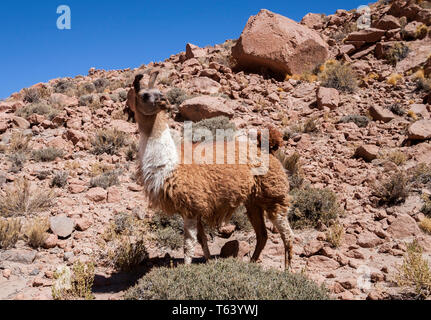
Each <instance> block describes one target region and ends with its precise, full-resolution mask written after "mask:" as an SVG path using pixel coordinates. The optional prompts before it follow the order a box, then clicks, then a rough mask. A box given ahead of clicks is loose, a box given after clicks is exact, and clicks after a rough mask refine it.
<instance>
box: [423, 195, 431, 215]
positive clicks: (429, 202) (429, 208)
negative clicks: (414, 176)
mask: <svg viewBox="0 0 431 320" xmlns="http://www.w3.org/2000/svg"><path fill="white" fill-rule="evenodd" d="M424 202H425V203H424V205H423V206H422V209H421V212H422V213H423V214H424V215H426V216H428V217H431V198H430V197H429V196H426V195H424Z"/></svg>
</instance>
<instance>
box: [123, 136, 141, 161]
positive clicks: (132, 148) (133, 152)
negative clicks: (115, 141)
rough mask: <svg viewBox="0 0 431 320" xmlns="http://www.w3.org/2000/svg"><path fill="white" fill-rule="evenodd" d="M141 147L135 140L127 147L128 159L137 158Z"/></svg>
mask: <svg viewBox="0 0 431 320" xmlns="http://www.w3.org/2000/svg"><path fill="white" fill-rule="evenodd" d="M138 151H139V147H138V144H137V143H136V142H135V141H134V142H132V143H131V144H129V146H128V147H127V149H126V159H127V161H133V160H135V159H136V157H137V155H138Z"/></svg>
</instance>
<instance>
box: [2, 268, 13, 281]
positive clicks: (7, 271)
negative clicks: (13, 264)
mask: <svg viewBox="0 0 431 320" xmlns="http://www.w3.org/2000/svg"><path fill="white" fill-rule="evenodd" d="M2 275H3V277H5V278H6V279H9V278H10V276H11V275H12V271H11V270H10V269H4V270H3V272H2Z"/></svg>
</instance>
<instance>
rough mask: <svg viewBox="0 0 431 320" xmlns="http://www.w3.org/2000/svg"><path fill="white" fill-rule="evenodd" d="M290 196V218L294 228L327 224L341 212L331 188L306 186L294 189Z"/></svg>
mask: <svg viewBox="0 0 431 320" xmlns="http://www.w3.org/2000/svg"><path fill="white" fill-rule="evenodd" d="M292 196H293V201H292V207H291V209H290V210H291V212H290V220H291V223H292V226H293V227H294V228H302V227H307V226H311V227H315V226H317V225H318V224H319V223H323V224H325V225H329V224H330V223H331V222H333V221H335V220H336V219H337V217H338V216H339V215H340V214H341V213H342V210H341V208H340V206H339V205H338V202H337V196H336V195H335V193H334V192H332V191H331V190H328V189H315V188H312V187H310V186H306V187H305V188H303V189H297V190H294V191H293V192H292Z"/></svg>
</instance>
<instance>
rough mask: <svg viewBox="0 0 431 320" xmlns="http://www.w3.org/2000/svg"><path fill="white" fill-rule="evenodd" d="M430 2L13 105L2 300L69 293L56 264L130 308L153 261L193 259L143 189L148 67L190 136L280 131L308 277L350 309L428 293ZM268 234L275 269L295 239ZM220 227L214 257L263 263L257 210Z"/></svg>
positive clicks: (2, 127)
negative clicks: (139, 162)
mask: <svg viewBox="0 0 431 320" xmlns="http://www.w3.org/2000/svg"><path fill="white" fill-rule="evenodd" d="M429 8H431V2H429V1H419V0H418V1H398V0H397V1H386V2H385V1H381V2H378V3H375V4H373V5H371V6H370V15H369V19H368V18H367V16H365V17H364V14H363V12H358V11H357V10H352V11H345V10H338V11H337V12H336V13H335V14H333V15H329V16H325V15H321V14H312V13H310V14H307V15H306V16H305V17H304V18H303V20H302V21H301V23H296V22H294V21H292V20H290V19H288V18H286V17H283V16H280V15H278V14H275V13H272V12H270V11H268V10H262V11H260V12H259V13H258V14H257V15H256V16H253V17H251V18H250V19H249V21H248V23H247V25H246V26H245V29H244V31H243V33H242V35H241V37H240V39H238V40H229V41H226V42H225V43H223V44H221V45H215V46H213V47H206V48H199V47H196V46H194V45H192V44H187V46H186V51H185V52H181V53H179V54H176V55H172V56H171V57H170V58H169V59H167V60H166V61H164V62H158V63H150V64H148V65H143V66H141V67H140V68H138V69H135V70H131V69H125V70H111V71H105V70H95V69H94V68H93V69H90V70H89V72H88V75H86V76H77V77H75V78H73V79H72V78H62V79H53V80H51V81H49V82H48V83H38V84H35V85H34V86H32V87H30V88H25V89H22V90H21V91H20V92H17V93H14V94H12V95H11V96H10V97H9V98H7V99H6V100H4V101H1V102H0V299H52V298H53V297H54V298H65V297H64V296H61V294H58V292H57V293H56V292H53V290H52V285H53V283H55V281H57V280H56V278H59V277H60V278H61V275H59V272H56V270H57V267H58V266H59V265H67V266H71V267H72V268H71V269H72V271H73V272H74V274H75V278H76V277H77V275H78V274H81V275H82V274H85V272H83V270H86V271H87V273H89V272H90V273H93V272H94V274H95V277H94V285H93V289H92V291H93V293H92V295H94V297H95V298H97V299H119V298H121V297H122V296H123V294H124V291H125V290H126V289H127V288H128V287H130V286H132V285H133V284H134V283H135V281H136V280H137V279H138V278H139V277H140V276H142V275H143V274H145V273H146V272H148V270H149V269H151V268H153V267H155V266H163V265H165V266H169V265H172V264H177V263H178V260H179V259H181V258H182V256H183V254H182V248H181V246H182V235H181V221H180V220H179V219H177V218H174V219H171V220H167V219H164V218H163V217H162V218H160V215H158V214H157V215H155V214H154V213H155V212H154V211H153V210H152V209H151V208H148V204H147V201H146V199H145V197H144V195H143V193H142V187H141V186H140V185H138V184H137V182H136V180H135V160H136V149H137V141H138V132H137V126H136V124H135V123H133V120H132V119H130V118H129V117H128V115H127V112H126V113H125V112H124V110H125V109H126V110H127V107H126V99H127V93H128V90H129V88H130V86H131V83H132V80H133V78H134V75H135V74H136V73H144V74H145V76H146V77H149V73H150V72H151V71H152V70H153V69H154V68H158V69H159V70H161V73H160V75H159V83H158V87H159V88H160V89H161V90H162V91H163V92H164V93H166V94H167V96H168V99H169V101H170V102H171V104H172V105H173V106H174V108H173V110H172V114H171V127H172V129H173V130H174V131H177V132H178V134H179V135H181V131H182V130H181V129H182V122H183V121H184V120H192V121H194V122H196V123H197V126H203V127H209V128H215V127H220V126H223V127H230V128H236V129H237V130H240V129H249V128H267V127H272V128H274V129H275V130H277V131H279V132H280V133H282V135H283V137H284V139H283V143H282V145H281V147H280V148H279V150H278V151H277V152H276V154H277V156H278V157H279V158H280V160H281V161H282V162H283V163H284V165H285V167H286V170H287V172H288V174H289V179H290V181H291V188H292V192H291V193H292V194H291V196H292V211H291V213H290V219H291V221H292V224H293V225H294V226H295V235H296V236H295V245H294V251H295V255H294V260H293V271H294V272H297V273H299V272H304V273H305V274H306V275H307V277H309V278H311V279H312V280H314V281H316V282H317V283H319V284H320V283H321V284H324V285H325V286H326V287H327V288H328V289H329V291H330V293H331V294H332V296H333V297H334V298H338V299H366V298H368V299H391V298H397V299H401V298H402V299H406V298H418V297H422V298H423V297H427V294H426V293H427V292H428V293H429V292H430V289H431V275H430V274H429V271H426V268H424V267H423V265H421V264H420V263H421V262H422V263H424V264H425V265H426V263H430V260H431V233H430V232H431V200H430V196H431V143H430V139H431V119H430V112H431V94H430V92H431V91H430V90H431V80H430V78H429V77H431V58H430V54H431V38H430V37H431V29H429V28H430V26H431V9H429ZM364 21H365V22H364ZM267 228H268V230H269V241H268V244H267V246H266V248H265V250H264V251H263V254H262V257H261V259H262V262H261V263H262V265H263V266H264V268H275V269H280V268H281V266H282V260H283V245H282V242H281V241H280V239H279V235H278V234H276V233H275V231H274V228H273V226H272V225H270V223H269V222H268V224H267ZM210 234H211V241H210V250H211V253H212V254H213V255H217V256H218V255H219V254H220V255H221V256H222V257H229V256H236V257H237V258H238V259H243V260H244V261H247V259H248V257H249V256H250V255H251V253H252V252H251V251H252V249H253V247H254V241H255V239H254V232H253V231H252V230H251V227H250V225H248V224H247V221H246V219H245V218H244V216H235V217H234V218H233V220H232V222H231V223H229V224H227V225H224V226H223V227H221V228H219V229H218V230H210ZM420 252H421V253H420ZM195 256H196V258H199V257H202V252H201V249H200V248H198V247H196V254H195ZM412 257H413V258H414V259H413V258H412ZM90 261H91V262H92V264H91V265H90V264H87V269H85V268H84V267H83V265H82V264H80V263H81V262H82V263H86V262H90ZM418 261H419V262H418ZM403 263H404V264H403ZM401 266H402V267H401ZM92 267H94V271H93V270H92ZM421 268H422V269H421ZM62 270H63V273H64V272H69V271H64V270H70V269H67V268H65V269H62ZM418 270H419V274H422V275H423V276H424V278H425V280H424V281H423V282H422V283H420V285H419V286H416V290H415V288H414V287H415V285H416V284H417V283H418V279H417V277H415V276H414V275H415V274H417V273H415V272H414V271H418ZM427 272H428V273H427ZM427 277H428V278H427ZM417 288H419V289H417ZM54 291H55V290H54ZM53 293H54V295H53ZM79 297H81V298H87V296H85V295H82V294H81V295H79ZM69 298H70V297H69Z"/></svg>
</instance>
